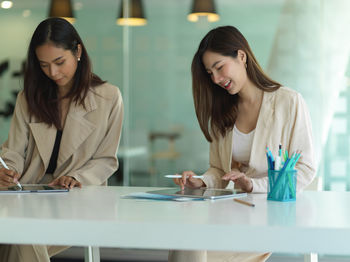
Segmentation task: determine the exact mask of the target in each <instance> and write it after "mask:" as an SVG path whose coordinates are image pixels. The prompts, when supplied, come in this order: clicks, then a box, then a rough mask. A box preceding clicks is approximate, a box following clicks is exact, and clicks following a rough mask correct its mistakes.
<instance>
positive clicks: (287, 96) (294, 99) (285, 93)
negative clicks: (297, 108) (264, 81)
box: [275, 86, 303, 104]
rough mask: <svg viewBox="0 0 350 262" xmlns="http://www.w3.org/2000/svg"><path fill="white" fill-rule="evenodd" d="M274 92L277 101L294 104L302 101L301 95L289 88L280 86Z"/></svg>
mask: <svg viewBox="0 0 350 262" xmlns="http://www.w3.org/2000/svg"><path fill="white" fill-rule="evenodd" d="M275 92H276V99H277V101H281V102H289V103H292V104H296V103H299V101H300V100H302V99H303V98H302V95H301V94H300V93H299V92H298V91H296V90H293V89H291V88H289V87H285V86H281V87H280V88H279V89H277V90H276V91H275Z"/></svg>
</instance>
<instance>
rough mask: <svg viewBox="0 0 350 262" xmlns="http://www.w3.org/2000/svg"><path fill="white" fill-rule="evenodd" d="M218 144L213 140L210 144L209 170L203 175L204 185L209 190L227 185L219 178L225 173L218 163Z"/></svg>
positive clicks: (216, 140) (226, 182) (217, 141)
mask: <svg viewBox="0 0 350 262" xmlns="http://www.w3.org/2000/svg"><path fill="white" fill-rule="evenodd" d="M219 144H220V143H219V140H218V139H215V138H214V139H213V141H212V142H211V143H210V150H209V151H210V153H209V165H210V166H209V169H208V170H207V171H206V172H205V173H204V174H203V176H204V177H203V182H204V183H205V184H206V186H207V187H211V188H224V187H226V186H227V184H228V181H224V180H222V179H221V177H222V176H223V175H224V174H225V171H224V168H223V167H222V163H221V161H220V153H219V151H220V150H219V147H220V145H219Z"/></svg>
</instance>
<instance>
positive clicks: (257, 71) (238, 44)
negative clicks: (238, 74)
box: [191, 26, 281, 142]
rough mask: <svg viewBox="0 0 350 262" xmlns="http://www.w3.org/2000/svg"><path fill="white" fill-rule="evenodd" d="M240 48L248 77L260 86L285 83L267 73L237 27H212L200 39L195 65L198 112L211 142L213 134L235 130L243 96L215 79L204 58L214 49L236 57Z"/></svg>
mask: <svg viewBox="0 0 350 262" xmlns="http://www.w3.org/2000/svg"><path fill="white" fill-rule="evenodd" d="M238 50H242V51H244V52H245V53H246V55H247V75H248V78H249V79H250V80H251V81H252V82H253V83H254V84H255V85H256V86H257V87H258V88H260V89H262V90H264V91H268V92H273V91H275V90H277V89H278V88H279V87H280V86H281V84H279V83H278V82H276V81H274V80H272V79H270V78H269V77H268V76H267V75H266V74H265V73H264V71H263V70H262V68H261V67H260V65H259V63H258V62H257V60H256V58H255V56H254V54H253V52H252V50H251V49H250V46H249V44H248V41H247V40H246V39H245V37H244V36H243V35H242V34H241V32H240V31H239V30H238V29H237V28H235V27H233V26H222V27H218V28H215V29H213V30H211V31H209V33H207V34H206V36H205V37H204V38H203V39H202V41H201V42H200V44H199V47H198V50H197V52H196V53H195V55H194V57H193V60H192V66H191V71H192V92H193V100H194V106H195V110H196V115H197V119H198V122H199V125H200V128H201V130H202V132H203V134H204V136H205V138H206V139H207V140H208V141H209V142H212V137H211V134H212V135H214V137H215V138H218V136H219V135H222V136H225V134H226V133H227V132H228V131H230V130H232V128H233V126H234V124H235V121H236V118H237V112H238V101H239V96H238V95H237V94H236V95H230V94H229V93H227V91H226V90H224V89H223V88H221V87H219V86H218V85H216V84H215V83H214V82H213V81H212V80H211V77H210V75H209V74H208V73H207V70H206V69H205V66H204V64H203V61H202V58H203V54H204V53H205V52H206V51H211V52H215V53H218V54H221V55H223V56H231V57H233V58H236V57H237V54H238Z"/></svg>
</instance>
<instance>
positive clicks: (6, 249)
mask: <svg viewBox="0 0 350 262" xmlns="http://www.w3.org/2000/svg"><path fill="white" fill-rule="evenodd" d="M122 120H123V101H122V97H121V94H120V91H119V89H118V88H117V87H116V86H113V85H111V84H108V83H107V82H105V81H102V80H101V79H100V78H99V77H98V76H97V75H95V74H94V73H93V72H92V66H91V62H90V59H89V56H88V53H87V51H86V49H85V47H84V44H83V42H82V40H81V38H80V36H79V35H78V33H77V31H76V30H75V29H74V27H73V26H72V25H71V24H70V23H69V22H67V21H66V20H64V19H61V18H49V19H46V20H44V21H42V22H41V23H40V24H39V25H38V27H37V28H36V30H35V31H34V34H33V36H32V39H31V41H30V44H29V48H28V55H27V61H26V66H25V75H24V90H23V91H21V92H20V93H19V95H18V97H17V101H16V107H15V112H14V115H13V118H12V122H11V127H10V132H9V136H8V139H7V141H6V142H5V143H4V144H3V145H2V151H1V157H2V159H3V160H4V162H5V164H6V167H8V168H9V169H7V168H5V166H2V165H0V186H2V187H8V186H12V185H14V184H15V183H17V182H20V183H23V184H49V185H52V186H62V187H66V188H73V187H82V186H83V185H105V184H106V182H107V179H108V177H110V176H111V175H112V174H113V173H114V172H115V171H116V170H117V169H118V160H117V158H116V152H117V149H118V146H119V140H120V135H121V129H122ZM62 249H64V248H63V247H54V246H50V247H47V246H33V245H24V246H21V245H16V246H15V245H0V260H1V261H49V257H50V256H52V255H54V254H56V253H57V252H59V251H61V250H62ZM23 259H24V260H23Z"/></svg>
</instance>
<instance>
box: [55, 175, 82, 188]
mask: <svg viewBox="0 0 350 262" xmlns="http://www.w3.org/2000/svg"><path fill="white" fill-rule="evenodd" d="M49 186H62V187H65V188H73V187H79V188H81V183H80V182H79V181H77V180H75V178H74V177H71V176H61V177H59V178H57V179H55V180H54V181H52V182H51V183H50V184H49Z"/></svg>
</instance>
